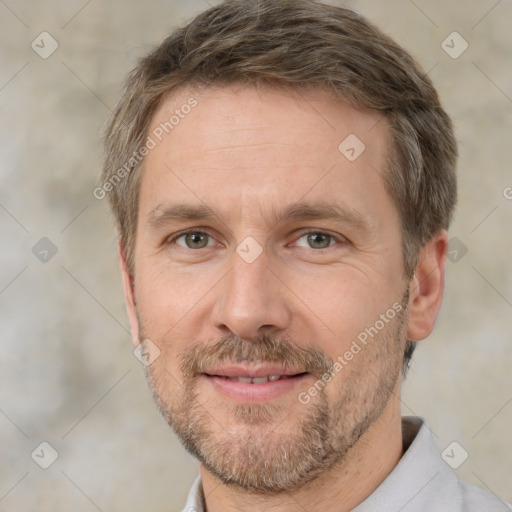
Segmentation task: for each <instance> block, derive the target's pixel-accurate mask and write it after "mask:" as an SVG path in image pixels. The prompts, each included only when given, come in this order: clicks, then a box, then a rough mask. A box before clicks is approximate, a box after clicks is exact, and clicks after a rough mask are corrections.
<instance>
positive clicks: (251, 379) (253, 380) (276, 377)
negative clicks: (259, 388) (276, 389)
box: [229, 375, 281, 384]
mask: <svg viewBox="0 0 512 512" xmlns="http://www.w3.org/2000/svg"><path fill="white" fill-rule="evenodd" d="M279 379H281V376H280V375H268V376H264V377H229V380H234V381H238V382H245V383H246V384H264V383H265V382H274V381H276V380H279Z"/></svg>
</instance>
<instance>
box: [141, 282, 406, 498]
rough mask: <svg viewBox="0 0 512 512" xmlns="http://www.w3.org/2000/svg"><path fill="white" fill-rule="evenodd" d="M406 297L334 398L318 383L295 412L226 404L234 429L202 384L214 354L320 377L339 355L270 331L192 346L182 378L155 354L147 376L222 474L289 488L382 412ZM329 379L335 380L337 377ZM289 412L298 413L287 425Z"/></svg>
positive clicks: (231, 481)
mask: <svg viewBox="0 0 512 512" xmlns="http://www.w3.org/2000/svg"><path fill="white" fill-rule="evenodd" d="M407 298H408V294H407V292H406V293H405V295H404V298H403V300H402V311H401V312H400V313H399V314H398V315H397V316H396V317H395V319H394V320H393V321H391V322H390V323H389V324H388V325H387V326H386V327H385V329H383V330H382V331H381V332H380V333H379V335H378V336H376V337H375V338H374V339H373V340H372V341H371V342H370V343H369V344H368V346H366V347H365V348H364V349H363V350H362V351H361V353H360V354H358V355H357V356H356V357H357V358H358V364H353V362H351V363H350V365H348V366H347V367H345V368H343V370H342V372H350V374H349V375H348V376H346V378H345V380H344V381H343V383H342V387H341V389H338V390H337V393H338V394H337V397H336V399H334V400H332V399H329V397H328V395H327V393H326V392H325V388H321V389H320V391H318V394H317V395H316V396H315V397H313V398H312V399H311V401H310V402H309V403H308V404H301V403H300V402H299V401H298V400H297V402H296V403H295V405H294V407H293V410H292V411H291V412H290V413H287V412H286V411H283V409H282V408H281V409H280V408H279V407H278V406H277V405H276V404H275V403H268V404H238V405H234V404H229V403H226V411H228V414H229V415H230V420H231V421H230V424H233V421H235V422H236V426H237V427H236V429H231V431H229V430H227V429H226V428H225V427H223V426H222V425H220V424H219V422H218V420H216V419H214V418H213V416H212V415H211V413H210V412H209V411H208V409H207V404H205V405H203V404H202V401H201V399H200V396H199V394H198V391H197V384H198V376H197V373H198V370H200V368H202V367H204V365H205V364H208V363H209V362H211V361H215V362H221V361H223V360H228V361H237V362H241V361H257V360H258V361H267V362H280V363H283V364H284V366H285V367H287V366H289V367H293V365H296V366H295V367H297V366H299V365H297V363H300V364H301V365H304V366H305V367H306V368H308V370H309V371H310V373H312V374H313V375H315V376H316V377H317V378H318V379H320V378H321V376H322V375H323V374H324V373H325V372H326V371H330V370H331V369H332V367H333V364H334V361H333V360H332V359H331V358H329V357H328V356H327V355H326V354H325V353H323V352H322V351H319V350H318V349H315V348H310V349H302V348H298V347H297V345H295V344H293V343H291V342H290V341H289V340H287V339H283V338H280V339H276V338H274V337H271V336H263V337H262V338H261V339H260V340H259V341H256V342H255V341H254V340H251V341H244V340H241V339H239V338H235V337H226V338H223V339H222V340H220V341H219V342H217V343H215V344H213V345H211V344H208V346H206V345H200V346H197V347H195V348H194V349H192V350H190V351H189V352H187V353H186V354H185V355H184V358H183V362H182V365H181V371H182V376H181V377H182V381H181V382H183V384H178V383H177V379H175V378H174V377H172V376H171V374H170V373H169V372H168V371H167V370H166V369H165V367H162V366H161V364H160V365H158V364H156V363H157V362H159V361H158V360H157V361H155V363H153V365H151V366H149V367H147V369H146V370H147V378H148V382H149V384H150V387H151V389H152V391H153V395H154V398H155V401H156V403H157V405H158V408H159V409H160V412H161V413H162V415H163V416H164V417H165V419H166V420H167V422H168V423H169V425H170V426H171V427H172V429H173V430H174V431H175V432H176V434H177V435H178V437H179V438H180V440H181V442H182V444H183V445H184V447H185V448H186V449H187V450H188V451H189V452H190V453H191V454H192V455H193V456H195V457H196V458H197V459H198V460H199V461H200V462H201V463H202V464H203V465H204V467H205V468H206V469H207V470H208V471H209V472H210V473H211V474H213V475H214V476H215V477H216V478H217V479H219V480H220V481H221V482H223V483H224V484H226V485H230V486H235V487H238V488H240V489H243V490H244V491H246V492H248V493H253V494H258V495H267V496H268V495H275V494H279V493H282V492H290V491H293V490H295V489H297V488H299V487H302V486H304V485H305V484H306V483H308V482H311V481H313V480H314V479H316V478H317V477H318V476H319V475H321V474H323V473H324V472H326V471H328V470H331V469H333V468H334V467H336V466H341V465H343V463H344V462H346V460H347V458H348V457H349V454H350V450H351V448H353V447H354V446H355V445H356V444H357V442H358V440H359V439H360V437H361V436H362V435H363V434H364V433H365V432H367V431H368V429H369V428H370V427H371V426H372V425H373V424H374V423H375V422H377V420H378V419H379V418H380V417H381V415H382V413H383V411H384V409H385V408H386V405H387V404H388V402H389V400H390V398H391V396H392V394H393V392H394V389H395V385H396V383H397V379H399V378H400V376H401V372H402V366H403V353H404V352H403V349H404V347H405V342H406V340H405V325H406V317H407ZM141 337H142V336H141ZM162 343H165V342H162ZM167 343H168V342H167ZM161 346H163V345H161ZM363 358H364V359H363ZM162 359H163V358H162ZM354 363H355V361H354ZM299 367H302V366H299ZM328 385H332V386H336V379H334V380H333V381H332V382H331V383H329V384H328ZM338 386H339V385H338ZM287 403H289V402H287ZM291 414H294V415H295V417H296V420H295V421H294V422H293V424H292V425H291V428H290V429H289V430H287V431H283V428H282V427H283V425H287V418H288V416H290V415H291Z"/></svg>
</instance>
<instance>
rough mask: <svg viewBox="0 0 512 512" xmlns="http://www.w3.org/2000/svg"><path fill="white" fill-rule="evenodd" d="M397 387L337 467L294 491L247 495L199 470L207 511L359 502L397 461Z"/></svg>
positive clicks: (339, 508)
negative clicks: (384, 406) (381, 412)
mask: <svg viewBox="0 0 512 512" xmlns="http://www.w3.org/2000/svg"><path fill="white" fill-rule="evenodd" d="M399 393H400V390H399V389H398V390H397V391H396V392H395V394H394V395H393V397H392V398H391V400H390V401H389V403H388V405H387V407H386V409H385V410H384V412H383V414H382V415H381V417H380V418H379V420H378V421H377V422H376V423H375V424H374V425H372V427H370V428H369V429H368V430H367V431H366V432H365V433H364V434H363V435H362V436H361V438H360V439H359V441H358V442H357V444H356V445H355V446H353V447H352V448H351V450H350V452H349V453H348V454H347V457H346V458H345V460H344V461H343V462H342V463H341V464H340V465H338V466H335V467H333V468H331V469H330V470H328V471H326V472H325V473H323V474H322V475H320V476H319V477H318V478H316V479H315V480H313V481H312V482H309V483H308V484H306V485H304V486H303V487H301V488H300V489H298V490H294V491H291V492H283V493H281V494H278V495H273V496H268V497H267V496H260V495H258V496H255V495H253V494H251V495H248V494H247V493H246V492H244V491H243V490H240V489H236V488H233V487H228V486H226V485H224V484H223V483H221V482H219V480H217V479H216V478H215V477H214V476H213V475H211V474H210V473H209V472H208V471H207V470H206V469H205V468H204V467H202V466H201V468H200V472H201V480H202V485H203V490H204V495H205V497H206V506H207V512H235V511H237V512H238V511H240V510H244V512H256V511H258V512H261V511H262V510H273V511H276V512H292V511H293V512H297V510H308V512H320V511H321V512H348V511H350V510H352V509H353V508H354V507H356V506H357V505H359V504H360V503H361V502H362V501H364V500H365V499H366V498H367V497H368V496H370V494H372V492H373V491H374V490H375V489H377V487H378V486H379V485H380V484H381V483H382V482H383V481H384V479H385V478H386V477H387V476H388V475H389V474H390V473H391V471H392V470H393V468H394V467H395V466H396V465H397V463H398V461H399V460H400V458H401V456H402V454H403V449H402V427H401V413H400V400H399Z"/></svg>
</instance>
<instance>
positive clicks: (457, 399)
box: [0, 0, 512, 512]
mask: <svg viewBox="0 0 512 512" xmlns="http://www.w3.org/2000/svg"><path fill="white" fill-rule="evenodd" d="M211 1H212V3H216V2H213V0H211ZM209 3H210V2H208V1H207V0H204V1H203V0H187V1H186V2H185V1H182V2H178V1H177V0H174V1H171V0H165V1H164V0H151V1H147V2H138V1H132V0H129V1H128V0H127V1H119V0H105V1H100V0H90V1H87V0H73V1H71V0H66V1H64V0H61V1H58V0H52V1H45V2H43V1H41V0H38V1H27V0H25V1H14V0H3V1H2V2H0V48H1V50H0V51H1V65H0V137H1V144H0V165H1V167H0V180H1V181H0V229H1V235H2V236H1V240H2V250H1V252H0V315H1V322H0V340H1V341H0V343H1V356H0V365H1V366H0V454H1V456H0V465H1V467H0V511H5V512H7V511H14V510H16V511H34V510H58V511H60V510H69V509H71V508H72V510H74V511H75V512H81V511H84V512H89V511H94V510H102V511H105V512H106V511H120V510H123V511H125V512H129V511H134V512H135V511H141V510H144V511H149V510H151V511H153V512H163V511H172V510H179V509H180V507H181V506H182V505H183V503H184V500H185V497H186V494H187V492H188V487H189V485H190V484H191V482H192V481H193V479H194V477H195V475H196V472H197V468H196V463H195V461H194V460H192V459H191V458H190V457H189V456H188V454H186V453H185V452H184V450H183V449H182V448H181V447H180V445H179V442H178V441H177V439H176V438H175V437H174V435H173V434H172V432H171V430H170V429H169V427H168V426H167V425H166V423H165V421H164V420H163V419H162V418H161V417H160V415H159V413H158V412H157V410H156V408H155V406H154V403H153V401H152V398H151V395H150V393H149V391H148V388H147V385H146V383H145V380H144V376H143V369H142V366H141V364H140V363H139V362H138V360H137V359H136V358H135V357H134V356H133V353H132V346H131V341H130V336H129V332H128V326H127V321H126V317H125V311H124V305H123V297H122V291H121V283H120V278H119V272H118V266H117V260H116V248H115V235H114V232H113V229H112V224H111V220H110V217H109V214H108V212H107V204H106V201H100V200H97V199H95V198H94V197H93V195H92V190H93V189H94V187H95V184H96V180H97V175H98V172H99V169H100V163H101V140H100V136H99V132H100V129H101V127H102V125H103V123H104V122H105V119H106V118H107V116H108V114H109V112H110V110H111V109H112V108H113V106H114V104H115V102H116V100H117V97H118V94H119V90H120V87H121V84H122V81H123V79H124V76H125V74H126V73H127V72H128V71H129V70H130V69H131V68H133V66H134V65H135V63H136V61H137V58H138V57H140V56H141V55H144V54H145V53H146V52H147V51H148V49H149V48H150V47H151V46H152V45H154V44H156V43H158V42H160V41H161V40H162V39H163V38H164V36H166V35H167V34H168V33H169V32H170V31H171V30H172V29H173V28H174V27H176V26H178V25H180V24H182V23H183V22H184V21H185V20H187V19H189V18H190V17H192V16H193V15H194V14H196V13H198V12H200V11H202V10H204V9H205V8H207V7H208V4H209ZM333 3H334V2H333ZM344 5H348V6H351V7H353V8H355V9H356V10H357V11H359V12H361V13H362V14H364V15H366V16H367V17H369V18H370V19H371V20H373V21H374V22H376V23H377V24H378V25H379V26H380V27H381V28H383V29H384V30H385V31H386V32H387V33H389V34H390V35H392V36H393V37H395V38H396V39H397V40H398V42H400V43H401V44H402V45H404V46H405V47H406V48H407V49H408V50H410V51H411V52H412V53H413V54H414V55H415V56H416V57H417V59H418V60H419V62H420V63H421V64H422V65H423V66H424V67H425V69H427V70H430V76H431V77H432V79H433V81H434V83H435V84H436V86H437V87H438V89H439V92H440V95H441V97H442V100H443V103H444V105H445V106H446V108H447V110H448V111H449V113H450V114H451V115H452V116H453V119H454V121H455V124H456V130H457V137H458V140H459V143H460V152H461V158H460V164H459V183H460V185H459V186H460V199H459V206H458V213H457V216H456V219H455V222H454V224H453V228H452V230H451V236H452V237H454V239H453V240H452V249H453V250H452V253H453V254H452V256H451V259H452V260H453V261H449V262H448V283H447V290H446V295H445V303H444V308H443V310H442V313H441V315H440V317H439V320H438V325H437V328H436V330H435V332H434V334H433V335H432V336H431V337H430V338H429V339H428V340H427V341H424V342H422V343H421V346H420V347H419V348H418V350H417V351H416V353H415V356H414V361H413V364H412V368H411V370H410V372H409V375H408V378H407V380H406V382H405V384H404V395H403V411H404V414H418V415H422V416H425V417H427V418H428V419H429V420H430V423H431V426H432V429H433V431H434V432H435V434H436V436H437V438H436V440H437V442H438V444H439V446H440V448H441V449H444V448H445V447H446V446H447V445H449V443H451V442H452V441H457V442H458V443H459V444H460V445H461V447H463V448H464V450H466V451H467V452H468V454H469V457H468V459H467V460H466V461H465V462H464V463H463V464H462V465H461V466H460V468H459V469H458V470H457V472H458V474H459V476H460V477H461V478H462V479H464V480H467V481H471V482H473V483H475V484H477V485H479V486H480V487H483V488H486V489H487V490H489V491H491V492H494V493H495V494H497V495H498V496H500V497H501V498H502V499H505V500H508V501H512V485H511V476H510V475H511V474H512V441H511V438H510V431H511V426H512V378H511V373H512V372H511V368H512V348H511V347H512V335H511V333H512V314H511V313H512V272H511V267H512V265H511V257H510V254H511V252H512V239H511V235H510V233H511V230H510V224H511V221H512V188H511V187H512V174H511V172H510V166H511V161H512V159H511V157H512V144H511V142H512V141H511V121H512V66H511V65H510V63H511V57H512V33H511V30H510V20H511V19H512V3H511V2H510V1H509V0H502V1H497V0H481V1H478V2H477V1H463V0H430V1H427V0H414V1H413V0H388V1H386V2H382V1H376V0H365V1H362V0H360V1H358V0H353V1H347V2H344ZM42 32H46V33H47V34H43V35H40V34H41V33H42ZM453 32H457V33H458V34H460V36H459V35H451V36H450V37H449V38H448V39H446V38H447V36H449V35H450V34H452V33H453ZM454 38H455V39H454ZM461 38H462V39H461ZM445 40H446V42H445V43H444V44H442V42H443V41H445ZM466 43H467V44H468V45H469V46H468V48H467V49H466V50H465V51H464V53H462V54H461V55H460V56H459V55H458V54H459V53H460V52H461V51H462V49H463V48H464V47H465V45H466ZM57 45H58V47H57ZM52 51H53V53H52ZM450 54H451V55H450ZM454 57H457V58H454ZM42 442H47V443H49V445H50V446H51V447H52V448H50V446H48V445H40V443H42ZM52 449H53V450H55V452H56V453H54V452H53V451H52ZM31 454H32V455H31ZM57 454H58V458H57V459H56V460H55V461H54V462H53V463H52V464H51V465H50V466H49V467H48V469H43V468H42V467H40V466H45V465H48V464H50V463H51V462H52V461H53V459H54V458H55V457H56V456H57Z"/></svg>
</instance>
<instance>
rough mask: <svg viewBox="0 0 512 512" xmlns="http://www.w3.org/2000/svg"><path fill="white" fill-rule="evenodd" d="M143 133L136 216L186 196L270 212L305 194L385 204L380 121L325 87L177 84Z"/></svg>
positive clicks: (384, 131) (384, 137) (385, 135)
mask: <svg viewBox="0 0 512 512" xmlns="http://www.w3.org/2000/svg"><path fill="white" fill-rule="evenodd" d="M148 135H149V137H150V138H151V139H152V140H153V143H154V148H153V149H151V151H150V152H149V154H148V155H147V156H146V157H145V161H144V170H143V176H142V186H141V195H140V199H141V200H140V206H141V213H142V215H144V214H146V215H147V214H148V213H149V212H150V211H151V210H152V209H154V208H156V207H158V206H159V205H161V204H164V203H169V202H172V201H175V202H177V201H178V199H179V202H180V203H182V202H183V199H184V198H185V199H189V200H191V201H193V202H194V203H196V204H197V202H198V201H206V202H207V203H209V204H211V203H215V202H217V203H218V206H219V208H227V206H228V205H229V206H231V207H232V208H236V207H238V211H239V212H240V209H241V208H242V206H243V205H242V202H244V203H245V204H246V205H247V204H248V203H250V202H255V203H258V204H259V205H260V206H261V203H262V202H268V203H269V207H271V208H274V209H275V207H276V206H278V205H279V206H282V203H283V201H284V200H289V202H297V201H298V200H300V199H301V197H305V196H308V199H311V200H318V199H322V198H325V199H326V200H330V201H337V200H339V201H348V202H349V203H350V202H351V201H352V202H354V201H355V202H356V203H357V202H359V206H360V207H362V208H363V209H364V208H365V205H368V206H371V203H372V202H377V203H379V202H382V201H386V200H387V201H388V202H389V201H390V199H389V197H387V195H386V194H385V192H384V183H383V180H382V177H381V174H382V172H383V171H384V168H385V165H386V150H387V144H388V139H389V129H388V126H387V123H386V121H385V119H384V118H383V117H382V116H380V115H378V114H373V113H368V112H362V111H359V110H356V109H354V108H352V107H351V106H349V105H348V104H346V103H344V102H342V101H340V100H337V99H335V98H333V97H332V95H331V94H330V93H329V92H327V91H323V90H316V91H311V90H309V91H305V90H303V91H301V90H296V91H290V90H279V89H263V88H258V89H256V88H253V87H244V88H241V87H235V86H233V87H215V88H207V89H203V90H202V91H197V90H194V89H182V90H180V91H178V92H177V93H176V94H173V96H172V97H170V98H168V99H167V100H165V101H163V102H162V104H161V105H160V106H159V108H158V110H157V112H156V113H155V115H154V117H153V119H152V122H151V125H150V127H149V131H148ZM227 195H228V196H229V199H230V200H229V202H228V203H227V202H226V196H227ZM327 196H329V197H327ZM349 206H352V205H351V204H349ZM354 206H355V205H354ZM374 206H375V205H374ZM383 206H384V205H383ZM370 209H371V208H370ZM259 211H261V208H259Z"/></svg>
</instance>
